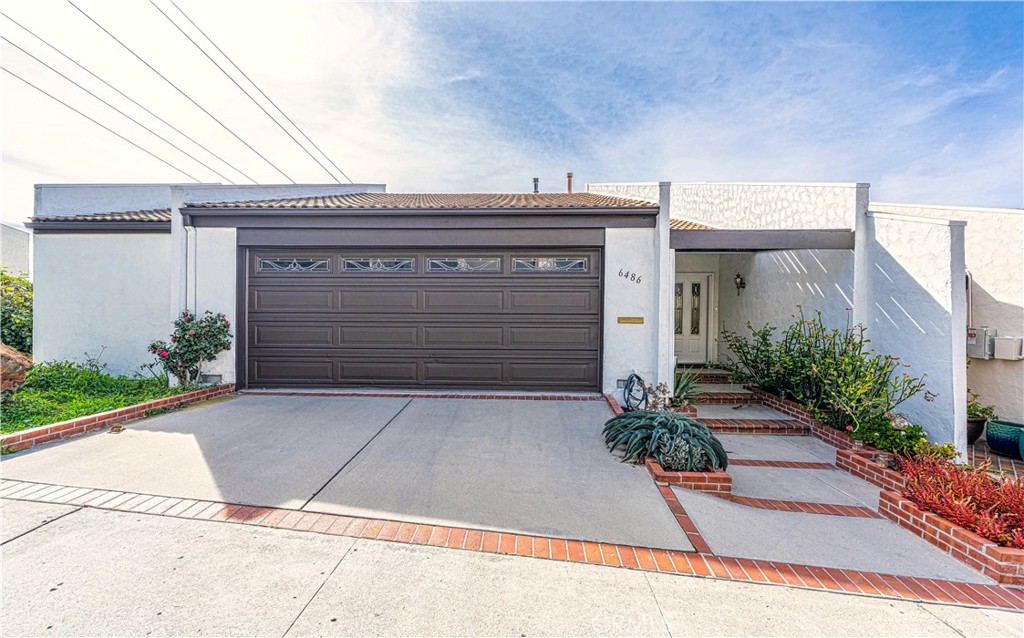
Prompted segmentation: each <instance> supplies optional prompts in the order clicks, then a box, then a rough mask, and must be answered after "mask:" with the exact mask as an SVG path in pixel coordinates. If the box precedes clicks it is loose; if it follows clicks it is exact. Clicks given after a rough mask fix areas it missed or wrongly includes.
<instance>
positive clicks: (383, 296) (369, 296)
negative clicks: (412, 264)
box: [340, 288, 420, 312]
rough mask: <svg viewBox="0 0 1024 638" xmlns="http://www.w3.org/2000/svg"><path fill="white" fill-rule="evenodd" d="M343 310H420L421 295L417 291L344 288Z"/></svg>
mask: <svg viewBox="0 0 1024 638" xmlns="http://www.w3.org/2000/svg"><path fill="white" fill-rule="evenodd" d="M340 293H341V309H342V310H345V311H348V312H394V311H395V310H417V309H419V298H420V293H419V291H418V290H415V289H411V288H410V289H399V288H381V289H359V288H342V289H341V290H340Z"/></svg>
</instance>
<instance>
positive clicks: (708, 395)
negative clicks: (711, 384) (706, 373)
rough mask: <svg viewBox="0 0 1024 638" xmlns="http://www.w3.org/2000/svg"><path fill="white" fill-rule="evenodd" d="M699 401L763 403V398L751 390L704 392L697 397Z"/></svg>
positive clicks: (723, 403)
mask: <svg viewBox="0 0 1024 638" xmlns="http://www.w3.org/2000/svg"><path fill="white" fill-rule="evenodd" d="M697 403H698V404H704V405H730V404H736V403H744V404H758V403H761V399H760V398H759V397H758V396H757V395H755V394H753V393H750V392H739V391H737V392H704V393H702V394H701V395H700V396H698V397H697Z"/></svg>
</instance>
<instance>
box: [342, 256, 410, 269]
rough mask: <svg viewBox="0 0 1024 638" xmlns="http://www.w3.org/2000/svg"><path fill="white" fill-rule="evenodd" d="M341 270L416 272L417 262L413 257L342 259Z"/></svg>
mask: <svg viewBox="0 0 1024 638" xmlns="http://www.w3.org/2000/svg"><path fill="white" fill-rule="evenodd" d="M341 269H342V270H343V271H345V272H416V260H415V259H414V258H412V257H366V258H358V259H342V260H341Z"/></svg>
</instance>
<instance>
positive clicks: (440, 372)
mask: <svg viewBox="0 0 1024 638" xmlns="http://www.w3.org/2000/svg"><path fill="white" fill-rule="evenodd" d="M503 372H504V370H503V364H502V363H501V362H499V361H490V362H488V361H478V362H472V361H424V362H423V380H424V381H425V382H427V383H431V382H441V383H446V382H448V383H450V382H463V381H465V380H467V379H472V380H473V382H474V383H477V384H481V383H482V384H492V385H500V384H501V382H502V380H503V379H504V374H503Z"/></svg>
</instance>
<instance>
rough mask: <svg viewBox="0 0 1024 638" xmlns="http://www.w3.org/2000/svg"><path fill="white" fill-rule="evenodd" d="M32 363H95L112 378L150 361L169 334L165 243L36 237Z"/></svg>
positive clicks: (149, 238)
mask: <svg viewBox="0 0 1024 638" xmlns="http://www.w3.org/2000/svg"><path fill="white" fill-rule="evenodd" d="M34 258H35V282H34V284H35V296H34V302H33V317H34V327H33V349H34V352H33V358H34V359H35V361H37V362H39V361H51V360H55V359H75V360H81V359H83V357H84V355H83V353H89V354H90V355H94V356H95V355H98V354H99V353H100V350H101V349H103V347H104V346H106V349H105V350H104V351H103V356H102V359H101V361H103V362H104V363H106V364H107V365H108V366H109V368H110V369H111V370H112V371H113V372H116V373H127V372H132V371H134V370H136V369H138V367H139V366H140V365H142V364H145V363H150V362H152V361H153V357H152V355H151V354H150V353H149V352H148V351H147V347H148V345H149V343H150V342H151V341H153V340H154V339H161V338H166V337H167V335H168V334H169V333H170V324H169V323H168V321H167V316H168V299H169V295H170V276H169V269H170V265H171V255H170V236H169V235H166V234H109V235H108V234H68V235H64V234H61V235H36V237H35V251H34Z"/></svg>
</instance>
